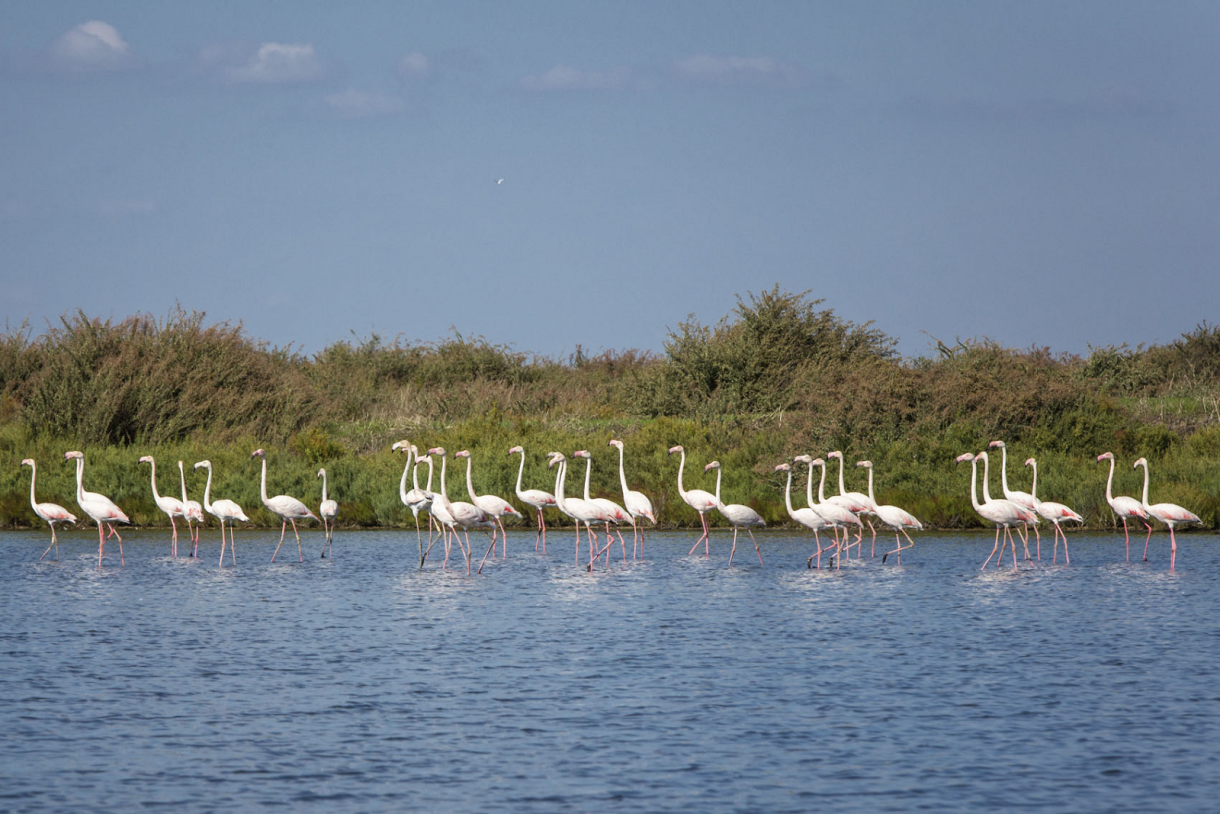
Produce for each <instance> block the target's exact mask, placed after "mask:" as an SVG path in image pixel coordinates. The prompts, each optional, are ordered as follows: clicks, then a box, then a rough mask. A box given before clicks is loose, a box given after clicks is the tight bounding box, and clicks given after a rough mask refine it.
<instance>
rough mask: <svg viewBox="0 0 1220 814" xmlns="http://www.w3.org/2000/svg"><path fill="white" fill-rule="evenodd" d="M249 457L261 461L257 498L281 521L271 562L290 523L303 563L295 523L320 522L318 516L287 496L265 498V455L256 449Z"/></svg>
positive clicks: (298, 534)
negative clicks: (277, 540) (278, 538)
mask: <svg viewBox="0 0 1220 814" xmlns="http://www.w3.org/2000/svg"><path fill="white" fill-rule="evenodd" d="M250 457H251V458H262V459H263V479H262V481H261V482H260V484H259V497H260V498H262V501H263V505H264V506H266V507H267V511H269V512H271V513H272V514H274V515H275V516H276V517H278V518H279V519H280V520H281V521H283V522H282V524H281V525H280V544H279V545H277V546H276V547H275V551H273V552H272V553H271V561H272V562H275V555H276V554H279V553H280V546H282V545H283V544H284V534H285V533H286V532H287V531H288V524H289V523H291V524H292V533H293V535H295V536H296V538H297V554H298V555H299V556H300V558H301V562H305V552H304V551H302V550H301V533H300V532H299V531H297V521H298V520H302V521H304V520H313V521H314V522H320V521H319V520H318V516H317V515H316V514H314V513H313V512H311V511H310V510H309V507H308V506H306V505H305V504H304V503H302V502H301V501H299V500H297V499H296V498H295V497H291V496H289V495H276V496H275V497H271V498H269V497H267V453H266V452H264V451H263V450H261V449H256V450H254V452H252V453H250Z"/></svg>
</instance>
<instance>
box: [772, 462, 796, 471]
mask: <svg viewBox="0 0 1220 814" xmlns="http://www.w3.org/2000/svg"><path fill="white" fill-rule="evenodd" d="M790 469H792V467H791V466H789V465H788V464H776V465H775V471H776V472H787V471H789V470H790Z"/></svg>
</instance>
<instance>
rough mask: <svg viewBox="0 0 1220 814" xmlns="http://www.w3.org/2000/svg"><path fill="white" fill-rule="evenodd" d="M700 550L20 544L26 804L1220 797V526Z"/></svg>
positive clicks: (910, 803) (11, 663) (6, 537)
mask: <svg viewBox="0 0 1220 814" xmlns="http://www.w3.org/2000/svg"><path fill="white" fill-rule="evenodd" d="M184 536H185V535H184ZM695 536H696V535H695V534H692V533H690V532H686V531H684V532H666V533H657V534H653V535H651V536H650V538H649V542H648V546H647V555H648V557H647V559H646V560H644V561H642V562H636V563H630V564H628V565H626V566H624V565H622V564H621V562H616V563H615V564H614V565H613V566H612V567H611V568H609V569H605V568H603V569H599V570H595V571H594V572H593V573H586V572H585V571H583V570H578V569H576V568H575V567H574V566H573V564H572V560H573V550H572V549H573V546H572V534H571V532H570V531H566V532H556V533H553V534H551V535H550V536H549V545H548V554H547V555H546V556H545V557H543V556H542V555H539V554H535V552H534V551H533V534H532V532H530V533H526V532H524V531H516V532H514V533H513V535H512V536H511V537H510V540H509V558H508V559H507V560H503V559H496V560H489V562H488V565H487V567H486V568H485V569H484V572H483V574H482V575H479V576H469V577H468V576H466V574H465V571H464V568H457V569H452V570H449V571H444V572H443V571H441V570H439V569H438V567H437V566H438V563H434V562H432V561H430V562H429V564H428V567H427V568H426V569H425V570H424V571H420V570H418V568H417V567H416V566H417V555H416V541H415V533H414V530H411V531H410V532H404V531H390V532H387V531H365V532H343V531H340V532H339V533H338V534H336V537H335V542H334V556H333V557H332V558H328V559H325V560H319V559H318V553H319V552H320V551H321V548H322V535H321V533H320V532H318V531H314V530H310V531H309V532H308V533H307V534H305V535H303V537H304V539H305V550H306V559H305V562H304V563H300V562H298V561H297V557H296V548H295V544H294V543H285V546H284V549H283V550H282V551H281V552H280V555H279V559H278V560H277V562H276V563H275V564H274V565H272V564H270V563H269V562H268V560H270V557H271V552H272V551H273V550H274V547H275V543H276V542H277V540H278V538H279V535H276V534H274V533H272V532H267V531H245V530H242V529H239V530H238V531H237V544H238V549H237V562H238V567H236V568H231V567H228V566H226V567H225V569H223V570H219V569H218V568H217V566H216V564H217V559H218V557H219V534H218V533H217V531H216V529H215V528H214V527H212V528H209V529H206V530H205V531H204V536H203V545H202V546H201V554H202V556H203V557H204V559H202V560H199V561H195V560H191V559H188V558H185V557H179V558H178V559H171V558H169V557H168V556H167V555H168V552H169V544H168V538H169V534H168V530H166V531H161V530H131V531H129V532H128V533H126V534H125V539H126V544H125V546H124V548H125V553H126V559H127V564H126V566H125V567H121V566H120V565H119V558H118V551H117V547H114V546H112V545H107V557H106V561H105V564H104V566H103V567H102V568H100V569H99V568H98V566H97V535H96V530H95V529H94V530H93V531H90V530H89V529H88V528H84V529H77V530H72V531H67V532H64V533H62V534H61V535H60V539H61V543H60V557H61V559H60V561H59V562H54V561H47V562H41V563H40V562H38V561H37V560H38V556H39V554H41V553H42V551H43V549H44V548H45V547H46V545H47V542H48V538H49V535H48V534H47V533H46V532H45V530H41V531H33V532H7V533H4V534H3V535H0V553H2V554H3V563H4V568H3V572H2V575H0V581H2V586H0V590H2V595H3V597H4V607H5V609H6V612H5V620H4V625H3V630H0V638H2V640H3V645H2V647H0V652H2V653H3V660H2V664H3V670H0V686H2V687H3V695H2V698H3V700H4V703H3V705H2V706H0V728H2V730H3V732H4V733H5V735H4V738H3V739H2V740H0V808H4V809H10V808H11V809H15V810H28V811H39V810H72V809H75V810H80V809H89V810H93V811H106V810H110V811H117V810H131V809H133V808H137V807H148V808H154V809H155V808H158V807H162V808H167V809H172V810H202V809H223V810H231V809H254V808H263V807H272V806H275V807H281V808H284V807H288V808H291V809H316V810H333V809H343V810H396V811H398V810H410V809H413V810H461V811H466V810H482V811H523V810H530V811H598V810H611V809H613V810H621V809H633V810H647V811H654V810H660V809H665V810H677V811H692V812H695V811H698V812H703V811H709V810H718V811H724V810H740V811H811V810H818V811H827V810H830V811H840V810H844V811H845V810H857V811H858V810H867V811H877V810H881V811H885V810H894V811H910V810H912V809H916V808H927V809H932V810H937V811H944V810H971V811H973V810H979V809H1003V810H1013V809H1037V810H1039V811H1065V812H1066V811H1080V810H1108V811H1133V812H1134V811H1139V812H1146V811H1150V810H1157V811H1204V810H1215V808H1216V806H1217V798H1218V797H1220V748H1218V745H1220V682H1218V681H1217V668H1218V665H1220V546H1217V544H1216V539H1215V538H1214V537H1213V536H1211V535H1205V534H1193V535H1191V534H1188V535H1182V537H1183V539H1182V540H1181V541H1179V551H1178V559H1177V564H1178V570H1177V571H1176V572H1175V573H1172V574H1171V573H1169V572H1168V571H1167V568H1168V535H1167V534H1160V533H1158V534H1156V535H1155V536H1154V537H1153V543H1152V548H1151V550H1150V556H1151V558H1152V562H1150V563H1144V562H1132V563H1130V564H1127V563H1125V562H1122V561H1121V560H1122V557H1123V553H1122V536H1121V535H1118V536H1115V535H1113V534H1104V535H1102V534H1094V533H1073V534H1071V535H1070V539H1071V546H1072V548H1071V553H1072V564H1071V565H1070V566H1064V565H1062V564H1060V565H1057V566H1056V565H1052V564H1050V563H1049V562H1048V560H1049V545H1047V546H1044V547H1043V549H1044V550H1043V553H1044V555H1045V556H1044V561H1043V562H1041V563H1023V564H1022V565H1021V568H1020V570H1019V571H1018V572H1016V573H1013V571H1012V568H1011V560H1008V561H1007V563H1008V565H1007V567H1005V568H1000V569H988V571H986V572H982V573H980V571H979V565H980V564H981V563H982V562H983V560H984V559H985V558H986V556H987V553H988V552H990V550H991V547H992V542H991V541H992V537H991V534H979V533H973V534H967V533H957V534H941V533H927V534H922V535H918V536H916V537H915V540H916V548H915V549H914V550H912V551H909V552H904V556H903V565H902V566H896V565H895V564H894V563H893V562H892V558H891V562H889V563H887V564H885V565H882V564H881V561H880V556H878V557H877V558H876V559H869V558H867V557H865V558H864V559H859V560H856V559H853V560H851V561H850V562H847V563H845V564H844V565H843V567H842V568H841V569H840V570H837V571H836V570H822V571H817V570H808V569H806V568H805V558H806V556H808V554H809V553H810V548H809V544H808V543H807V542H806V538H805V537H804V535H799V534H793V533H788V532H782V531H780V532H768V533H765V534H760V535H759V541H760V543H761V545H762V548H763V555H764V557H765V559H766V565H765V566H764V567H760V566H759V564H758V560H757V559H756V558H755V555H754V552H753V550H752V549H753V546H751V545H750V543H749V541H748V539H747V540H746V542H745V543H744V547H741V546H739V548H738V551H737V558H736V560H735V561H734V565H733V567H732V568H726V561H727V558H728V546H729V537H730V536H731V534H726V533H725V532H724V531H721V530H718V531H716V532H715V533H714V534H713V543H712V556H711V557H710V558H704V557H702V556H693V557H688V556H687V551H688V550H689V548H690V546H691V545H692V544H693V542H694V539H695ZM290 539H291V538H290ZM472 539H473V538H472ZM480 539H484V540H485V539H486V538H482V537H481V538H480ZM887 539H888V540H889V541H890V543H891V544H892V536H891V537H890V538H886V537H885V536H884V535H882V537H881V538H880V541H879V544H878V553H880V551H881V550H888V549H886V548H884V547H883V545H882V541H885V540H887ZM1133 542H1134V541H1133ZM1142 542H1143V541H1142V538H1141V539H1140V546H1138V547H1137V546H1135V545H1134V544H1133V546H1132V547H1133V550H1135V551H1136V552H1138V551H1139V550H1140V549H1142ZM290 546H291V547H290ZM485 547H486V543H485V542H484V544H483V545H482V546H479V545H478V544H477V543H476V545H475V548H476V549H478V552H477V553H478V556H481V555H482V550H483V549H484V548H485ZM112 548H113V549H114V550H113V552H112V551H111V549H112ZM628 549H629V553H630V538H629V539H628ZM179 550H180V551H182V550H184V549H183V547H182V546H180V548H179ZM434 553H435V552H434ZM866 553H867V552H866ZM51 556H52V557H53V556H54V555H53V554H52V555H51ZM582 560H583V557H582ZM1061 562H1062V561H1061ZM1209 619H1210V620H1212V621H1210V622H1209V621H1207V620H1209Z"/></svg>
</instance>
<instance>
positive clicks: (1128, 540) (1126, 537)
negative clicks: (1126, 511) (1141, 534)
mask: <svg viewBox="0 0 1220 814" xmlns="http://www.w3.org/2000/svg"><path fill="white" fill-rule="evenodd" d="M1122 520H1123V540H1124V541H1125V542H1126V544H1127V562H1131V535H1130V533H1128V531H1127V518H1125V517H1124V518H1122Z"/></svg>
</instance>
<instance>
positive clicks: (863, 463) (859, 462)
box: [856, 461, 873, 469]
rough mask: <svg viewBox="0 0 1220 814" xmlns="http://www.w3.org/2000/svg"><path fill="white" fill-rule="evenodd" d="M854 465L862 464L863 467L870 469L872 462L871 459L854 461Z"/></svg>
mask: <svg viewBox="0 0 1220 814" xmlns="http://www.w3.org/2000/svg"><path fill="white" fill-rule="evenodd" d="M856 466H862V467H864V468H865V469H872V468H873V462H872V461H856Z"/></svg>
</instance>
